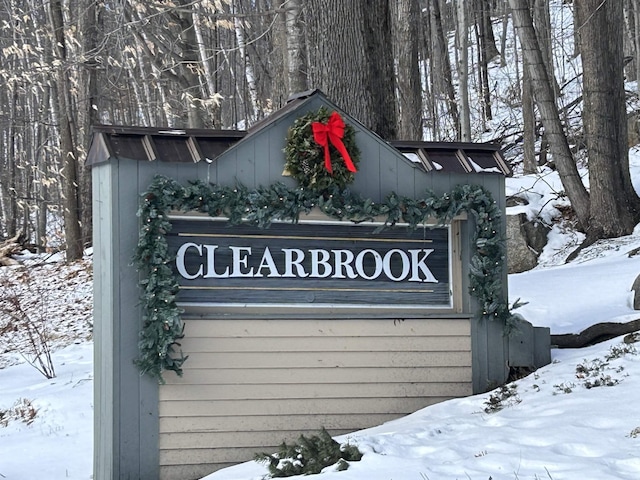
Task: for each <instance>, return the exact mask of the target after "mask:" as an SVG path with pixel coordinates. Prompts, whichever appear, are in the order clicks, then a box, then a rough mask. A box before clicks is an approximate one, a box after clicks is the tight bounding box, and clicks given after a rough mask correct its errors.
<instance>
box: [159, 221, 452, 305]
mask: <svg viewBox="0 0 640 480" xmlns="http://www.w3.org/2000/svg"><path fill="white" fill-rule="evenodd" d="M168 244H169V248H170V250H171V253H172V254H173V256H174V257H175V263H174V265H173V267H174V270H175V272H176V276H177V278H178V282H179V285H180V292H179V294H178V301H179V302H180V303H182V304H224V305H232V304H236V305H238V304H241V305H249V304H250V305H260V304H264V305H272V306H273V305H309V304H313V305H314V306H348V305H355V306H362V305H373V306H404V307H411V306H415V307H420V308H425V307H427V308H451V307H452V292H451V285H450V279H451V262H450V250H451V248H450V228H449V227H447V226H439V227H428V226H422V227H419V228H417V229H408V228H405V227H395V228H387V229H382V230H381V229H380V225H379V224H373V223H364V224H353V223H346V222H325V221H321V222H317V221H303V222H300V223H296V224H291V223H273V224H272V225H271V226H270V228H268V229H262V228H258V227H254V226H251V225H233V226H230V225H229V223H228V222H227V221H226V219H215V218H214V219H212V218H204V217H197V216H196V217H185V216H181V217H174V218H173V219H172V231H171V233H170V234H169V236H168Z"/></svg>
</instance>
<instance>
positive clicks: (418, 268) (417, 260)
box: [409, 248, 438, 283]
mask: <svg viewBox="0 0 640 480" xmlns="http://www.w3.org/2000/svg"><path fill="white" fill-rule="evenodd" d="M421 252H424V255H423V256H422V257H419V255H420V253H421ZM409 253H410V254H411V272H412V274H411V278H410V279H409V281H410V282H430V283H438V280H437V279H436V277H434V275H433V273H431V270H429V267H427V264H426V263H425V260H426V259H427V257H428V256H429V255H430V254H431V253H433V248H423V249H419V250H409ZM418 272H422V274H423V275H424V280H421V279H420V275H418Z"/></svg>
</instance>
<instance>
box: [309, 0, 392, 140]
mask: <svg viewBox="0 0 640 480" xmlns="http://www.w3.org/2000/svg"><path fill="white" fill-rule="evenodd" d="M304 16H305V20H306V34H307V36H306V39H305V40H306V41H305V43H306V46H307V52H308V58H309V86H310V87H316V88H320V89H321V90H323V91H324V92H325V93H326V94H327V95H328V96H329V97H330V98H332V99H333V100H334V101H336V102H337V103H338V105H340V106H341V107H342V108H344V109H345V110H347V111H349V112H350V113H352V114H353V115H354V116H355V117H356V118H357V119H359V120H360V121H361V122H362V123H363V124H364V125H366V126H367V127H368V128H370V129H372V130H373V131H375V132H376V133H378V134H379V135H380V136H382V137H383V138H387V139H393V138H395V137H396V121H395V117H394V115H395V104H394V98H395V95H394V82H393V63H392V58H391V42H390V32H389V28H390V26H389V11H388V4H387V1H386V0H382V1H377V2H373V3H371V4H370V3H369V2H366V1H365V0H353V1H349V2H344V1H342V0H308V1H307V2H306V3H305V11H304Z"/></svg>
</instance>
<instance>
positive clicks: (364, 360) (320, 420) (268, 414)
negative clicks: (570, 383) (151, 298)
mask: <svg viewBox="0 0 640 480" xmlns="http://www.w3.org/2000/svg"><path fill="white" fill-rule="evenodd" d="M185 324H186V328H185V338H184V339H183V340H182V341H181V349H182V351H183V352H184V354H185V355H189V359H188V361H187V363H186V364H185V371H184V376H183V377H176V376H173V375H167V376H166V380H167V384H166V385H162V386H161V387H160V404H159V415H160V421H159V424H160V439H159V444H160V462H161V465H162V466H161V478H163V479H173V478H180V479H181V480H182V479H185V480H186V479H189V478H198V477H197V476H193V475H195V472H199V473H198V475H200V476H202V475H203V474H204V473H208V472H211V471H213V470H216V469H218V468H222V467H223V466H225V465H227V464H229V463H234V462H240V461H245V460H250V459H252V458H253V456H254V454H255V453H256V452H259V451H268V452H272V451H275V449H276V448H277V446H278V445H279V444H280V443H282V441H287V442H293V441H295V440H296V439H297V438H298V437H299V436H300V434H306V435H313V434H315V433H317V431H318V430H319V429H320V428H321V427H325V428H327V429H329V431H330V433H331V434H332V435H338V434H340V433H347V432H352V431H355V430H359V429H362V428H366V427H370V426H374V425H379V424H381V423H384V422H386V421H389V420H391V419H393V418H398V417H400V416H403V415H406V414H408V413H411V412H415V411H416V410H419V409H421V408H424V407H425V406H428V405H431V404H434V403H437V402H440V401H443V400H446V399H448V398H452V397H459V396H464V395H469V394H471V393H472V383H471V382H472V371H471V338H470V322H469V319H468V318H442V319H406V320H399V319H395V320H394V319H380V318H377V319H370V320H366V319H349V318H339V319H319V318H314V319H304V318H300V319H298V320H292V319H290V318H287V319H275V318H269V319H260V318H257V319H256V318H233V319H231V318H229V319H220V318H215V319H198V320H191V319H188V320H186V322H185ZM205 466H206V467H205ZM201 467H202V469H201ZM202 472H204V473H202Z"/></svg>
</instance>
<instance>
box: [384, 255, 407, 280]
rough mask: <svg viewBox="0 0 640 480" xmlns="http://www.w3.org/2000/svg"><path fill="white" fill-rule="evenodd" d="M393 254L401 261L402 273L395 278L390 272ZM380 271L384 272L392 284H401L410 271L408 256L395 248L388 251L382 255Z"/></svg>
mask: <svg viewBox="0 0 640 480" xmlns="http://www.w3.org/2000/svg"><path fill="white" fill-rule="evenodd" d="M394 254H397V255H400V259H401V260H402V273H401V274H400V275H399V276H397V277H396V276H394V274H393V271H392V270H391V257H392V256H393V255H394ZM382 269H383V270H384V274H385V275H386V276H387V277H389V279H391V280H393V281H394V282H401V281H402V280H404V279H405V278H407V276H408V275H409V273H410V270H411V262H409V256H408V255H407V254H406V253H405V252H403V251H402V250H399V249H397V248H394V249H393V250H389V251H388V252H387V253H386V254H385V255H384V258H383V262H382Z"/></svg>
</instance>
